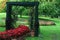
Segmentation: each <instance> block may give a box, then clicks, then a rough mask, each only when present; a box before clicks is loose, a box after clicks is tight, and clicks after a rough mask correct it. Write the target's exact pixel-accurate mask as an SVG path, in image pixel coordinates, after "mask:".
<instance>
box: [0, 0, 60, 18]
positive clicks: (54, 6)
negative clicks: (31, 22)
mask: <svg viewBox="0 0 60 40" xmlns="http://www.w3.org/2000/svg"><path fill="white" fill-rule="evenodd" d="M25 1H28V2H33V1H39V3H40V4H39V10H38V11H39V15H44V16H49V17H51V18H54V17H56V18H58V17H59V16H60V5H59V4H60V0H8V2H25ZM4 2H6V1H4ZM1 3H2V2H0V4H1ZM1 9H2V11H1ZM1 9H0V12H6V6H5V7H4V8H1ZM15 10H16V9H15ZM18 10H21V11H20V12H21V13H25V14H26V13H27V12H26V10H25V9H24V8H22V9H21V8H19V9H18ZM22 11H23V12H22Z"/></svg>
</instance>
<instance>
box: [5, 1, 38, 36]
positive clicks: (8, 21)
mask: <svg viewBox="0 0 60 40" xmlns="http://www.w3.org/2000/svg"><path fill="white" fill-rule="evenodd" d="M6 4H7V11H6V12H7V13H6V14H7V15H6V30H10V29H11V28H12V27H11V22H12V19H11V10H12V6H25V7H34V6H35V13H34V15H35V23H34V28H35V36H38V34H39V20H38V5H39V2H7V3H6ZM30 22H31V24H30V25H31V29H33V28H32V27H33V26H32V19H31V21H30Z"/></svg>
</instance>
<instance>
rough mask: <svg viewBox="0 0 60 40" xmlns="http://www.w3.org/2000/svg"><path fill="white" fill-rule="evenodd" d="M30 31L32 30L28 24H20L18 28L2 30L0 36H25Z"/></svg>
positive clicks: (3, 37)
mask: <svg viewBox="0 0 60 40" xmlns="http://www.w3.org/2000/svg"><path fill="white" fill-rule="evenodd" d="M28 32H30V30H29V28H28V27H27V26H24V25H19V27H18V28H15V29H11V30H7V31H5V32H0V38H2V39H5V38H9V37H17V36H23V35H25V34H26V33H28Z"/></svg>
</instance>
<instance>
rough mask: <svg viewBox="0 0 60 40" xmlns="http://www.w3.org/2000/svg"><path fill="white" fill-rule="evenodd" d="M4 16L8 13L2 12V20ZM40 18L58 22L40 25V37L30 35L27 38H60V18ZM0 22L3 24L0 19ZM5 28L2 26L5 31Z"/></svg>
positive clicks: (53, 39)
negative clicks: (52, 24)
mask: <svg viewBox="0 0 60 40" xmlns="http://www.w3.org/2000/svg"><path fill="white" fill-rule="evenodd" d="M4 17H6V15H5V14H4V13H3V14H0V20H2V19H4ZM23 17H25V18H26V17H27V16H23ZM39 18H43V19H48V20H52V21H54V22H55V23H56V25H54V26H40V37H38V38H37V37H29V38H27V40H28V39H29V40H60V19H57V18H49V17H39ZM0 23H2V24H3V22H2V21H0ZM4 30H5V28H4V27H0V31H4Z"/></svg>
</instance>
